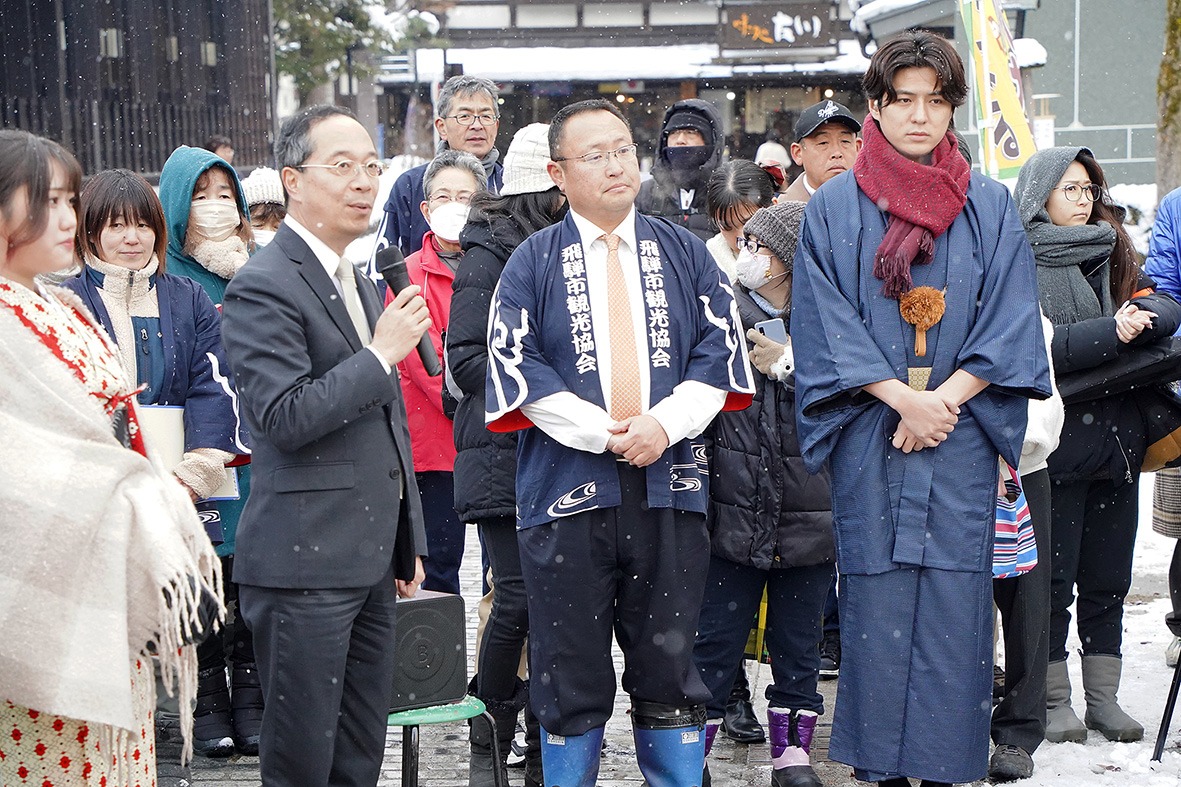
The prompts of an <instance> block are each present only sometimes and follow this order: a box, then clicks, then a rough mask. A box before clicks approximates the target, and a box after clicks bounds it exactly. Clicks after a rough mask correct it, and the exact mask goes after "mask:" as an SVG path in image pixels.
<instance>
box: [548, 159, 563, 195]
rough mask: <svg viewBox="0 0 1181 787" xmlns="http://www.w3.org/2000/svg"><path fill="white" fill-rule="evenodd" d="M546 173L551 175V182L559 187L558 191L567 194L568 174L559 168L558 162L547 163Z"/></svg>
mask: <svg viewBox="0 0 1181 787" xmlns="http://www.w3.org/2000/svg"><path fill="white" fill-rule="evenodd" d="M545 171H546V172H548V173H549V177H550V180H552V181H553V182H554V184H555V185H556V186H557V187H558V191H560V192H562V193H563V194H565V193H566V173H565V172H563V171H562V168H561V167H559V166H558V163H557V162H556V161H549V162H546V165H545Z"/></svg>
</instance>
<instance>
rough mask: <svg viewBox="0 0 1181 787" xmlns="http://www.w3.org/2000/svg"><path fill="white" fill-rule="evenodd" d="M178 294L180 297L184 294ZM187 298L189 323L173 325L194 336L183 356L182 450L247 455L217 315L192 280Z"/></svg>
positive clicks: (244, 437) (245, 437)
mask: <svg viewBox="0 0 1181 787" xmlns="http://www.w3.org/2000/svg"><path fill="white" fill-rule="evenodd" d="M185 281H188V280H185ZM178 294H179V295H181V297H184V293H178ZM189 298H190V303H188V304H186V307H187V308H186V311H188V312H189V313H190V314H191V315H192V324H191V326H177V327H180V328H182V329H185V328H187V329H191V330H193V331H194V337H195V338H194V341H193V343H192V345H191V346H192V353H191V354H190V357H189V358H187V359H185V361H186V362H187V363H188V364H189V369H190V371H189V390H188V391H187V392H186V394H185V413H184V420H185V450H186V451H187V450H190V449H193V448H217V449H220V450H222V451H229V452H230V453H233V454H248V453H250V448H249V445H250V444H249V442H248V439H249V438H248V437H247V435H246V430H245V427H244V426H243V425H242V420H241V418H240V416H239V412H238V394H237V391H235V390H234V385H233V381H232V379H231V375H230V369H229V366H228V365H227V363H226V356H225V350H224V349H223V348H222V344H221V315H219V314H218V313H217V309H216V308H214V306H213V301H211V300H209V296H208V295H206V294H205V290H203V289H202V288H201V287H200V286H198V285H197V284H195V283H194V284H193V286H192V287H191V288H190V292H189ZM174 313H175V312H174ZM179 360H180V359H178V361H179Z"/></svg>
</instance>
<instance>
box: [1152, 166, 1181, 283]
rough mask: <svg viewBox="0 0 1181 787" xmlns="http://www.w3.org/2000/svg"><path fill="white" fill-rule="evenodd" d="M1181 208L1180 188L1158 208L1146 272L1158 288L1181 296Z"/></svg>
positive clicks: (1172, 192)
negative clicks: (1180, 214)
mask: <svg viewBox="0 0 1181 787" xmlns="http://www.w3.org/2000/svg"><path fill="white" fill-rule="evenodd" d="M1179 210H1181V189H1175V190H1173V191H1170V192H1169V193H1168V194H1166V195H1165V198H1164V199H1163V200H1161V203H1160V206H1159V207H1158V208H1157V211H1156V220H1155V221H1154V222H1153V225H1152V237H1151V239H1150V240H1149V242H1148V258H1147V259H1145V260H1144V272H1145V273H1146V274H1148V275H1149V276H1150V277H1152V280H1153V281H1155V282H1156V286H1157V289H1159V290H1161V291H1162V292H1167V293H1169V294H1170V295H1172V296H1174V297H1177V298H1181V248H1178V239H1177V232H1178V230H1179V229H1181V227H1178V226H1177V224H1178V222H1177V215H1176V214H1177V211H1179Z"/></svg>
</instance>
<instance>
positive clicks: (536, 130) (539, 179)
mask: <svg viewBox="0 0 1181 787" xmlns="http://www.w3.org/2000/svg"><path fill="white" fill-rule="evenodd" d="M549 160H550V158H549V124H548V123H530V124H529V125H527V126H525V127H524V128H523V129H521V130H520V131H518V132H517V133H516V135H514V136H513V141H512V144H510V145H509V146H508V152H507V153H505V155H504V185H502V186H501V187H500V193H501V195H502V196H509V195H512V194H535V193H537V192H541V191H549V190H550V189H552V188H554V181H553V179H552V178H551V177H550V176H549V173H548V172H547V171H546V169H545V165H546V164H548V163H549Z"/></svg>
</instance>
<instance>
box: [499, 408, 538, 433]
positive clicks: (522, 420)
mask: <svg viewBox="0 0 1181 787" xmlns="http://www.w3.org/2000/svg"><path fill="white" fill-rule="evenodd" d="M531 426H533V422H532V421H530V420H529V419H528V418H527V417H526V416H525V414H524V413H522V412H521V411H520V410H513V411H512V412H511V413H506V414H504V415H502V416H500V417H499V418H497V419H496V420H495V421H493V422H492V423H490V424H488V431H489V432H516V431H518V430H520V429H528V428H530V427H531Z"/></svg>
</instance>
